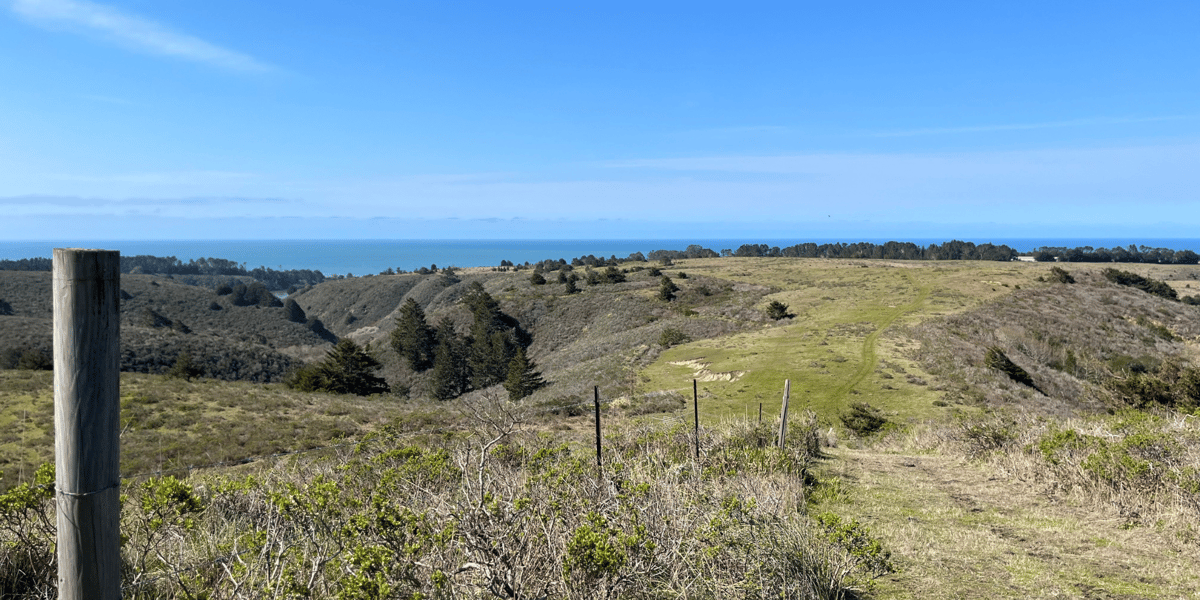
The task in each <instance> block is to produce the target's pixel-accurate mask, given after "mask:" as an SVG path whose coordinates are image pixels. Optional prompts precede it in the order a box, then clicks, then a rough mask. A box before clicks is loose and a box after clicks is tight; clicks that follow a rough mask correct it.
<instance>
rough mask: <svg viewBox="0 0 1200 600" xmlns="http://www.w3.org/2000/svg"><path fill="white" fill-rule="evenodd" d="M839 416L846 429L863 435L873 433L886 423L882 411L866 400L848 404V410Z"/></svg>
mask: <svg viewBox="0 0 1200 600" xmlns="http://www.w3.org/2000/svg"><path fill="white" fill-rule="evenodd" d="M839 418H840V419H841V421H842V424H843V425H845V426H846V429H849V430H850V431H853V432H854V433H857V434H858V435H863V436H865V435H870V434H872V433H875V432H876V431H879V430H880V429H883V427H884V426H885V425H887V424H888V420H887V417H885V416H883V411H881V410H879V409H878V408H876V407H874V406H871V405H870V404H867V403H866V402H854V403H852V404H850V410H848V411H846V412H844V413H842V414H841V416H840V417H839Z"/></svg>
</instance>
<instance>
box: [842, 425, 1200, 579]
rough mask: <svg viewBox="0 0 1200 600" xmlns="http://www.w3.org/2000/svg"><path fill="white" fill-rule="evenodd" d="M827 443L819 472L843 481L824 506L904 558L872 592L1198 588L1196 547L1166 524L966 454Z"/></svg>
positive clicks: (1199, 563) (1199, 564) (1199, 568)
mask: <svg viewBox="0 0 1200 600" xmlns="http://www.w3.org/2000/svg"><path fill="white" fill-rule="evenodd" d="M829 452H830V457H829V458H828V459H827V460H826V461H825V463H824V465H823V467H822V476H823V477H824V478H827V479H826V480H827V481H832V480H834V478H836V479H840V480H841V482H842V483H841V485H840V486H839V487H840V489H841V490H843V492H842V493H841V494H840V495H835V496H834V498H833V499H831V500H829V501H828V502H829V504H828V508H830V509H832V510H834V511H835V512H838V513H839V514H843V515H846V516H852V517H855V518H858V519H859V520H860V521H862V522H864V523H866V524H868V525H869V526H870V527H871V528H872V530H873V531H874V532H875V533H876V534H877V535H878V536H879V537H880V538H882V539H883V540H884V543H885V544H886V546H887V547H888V548H889V549H891V550H892V552H893V555H894V558H895V562H896V563H897V565H898V566H899V567H900V569H899V571H898V572H897V573H895V574H893V575H890V576H887V577H885V578H883V579H881V580H878V581H877V582H876V584H877V585H878V589H877V593H876V594H875V596H876V597H878V598H1086V599H1128V600H1132V599H1137V598H1197V597H1200V558H1197V556H1198V555H1200V552H1197V550H1198V549H1197V548H1196V547H1195V546H1194V545H1191V546H1188V545H1185V544H1184V543H1183V542H1180V541H1178V540H1177V538H1175V537H1174V536H1173V534H1172V532H1170V531H1158V530H1156V529H1155V528H1154V527H1135V528H1132V529H1130V528H1123V527H1122V525H1123V524H1124V520H1123V519H1121V518H1119V517H1118V515H1116V514H1108V513H1107V512H1106V511H1103V509H1101V512H1099V513H1098V512H1096V511H1095V510H1092V509H1091V508H1085V507H1081V506H1079V505H1076V504H1072V503H1070V502H1067V501H1062V500H1056V499H1054V498H1052V497H1050V496H1048V495H1046V494H1043V493H1041V491H1040V490H1039V489H1038V488H1037V486H1036V485H1032V484H1029V483H1027V482H1022V481H1018V480H1016V479H1014V478H1012V477H1010V476H1006V475H1005V474H1003V473H999V472H996V471H995V469H994V468H992V469H991V470H990V471H989V468H988V467H984V466H978V465H974V464H969V463H965V462H963V461H962V460H961V459H955V458H949V457H945V456H940V455H925V454H923V455H902V454H892V453H885V452H875V451H870V450H857V449H845V448H839V449H833V450H830V451H829ZM1108 512H1111V511H1108Z"/></svg>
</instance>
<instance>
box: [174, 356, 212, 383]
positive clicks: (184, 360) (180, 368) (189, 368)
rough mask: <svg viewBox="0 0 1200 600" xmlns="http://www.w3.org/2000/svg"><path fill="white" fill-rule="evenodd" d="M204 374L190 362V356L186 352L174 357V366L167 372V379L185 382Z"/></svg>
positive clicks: (198, 366)
mask: <svg viewBox="0 0 1200 600" xmlns="http://www.w3.org/2000/svg"><path fill="white" fill-rule="evenodd" d="M202 374H204V370H203V369H201V368H200V365H197V364H196V363H195V362H193V361H192V355H191V353H188V352H181V353H179V356H177V357H175V364H174V365H172V366H171V369H170V370H169V371H167V377H173V378H177V379H178V378H183V379H184V380H186V381H191V380H192V378H194V377H199V376H200V375H202Z"/></svg>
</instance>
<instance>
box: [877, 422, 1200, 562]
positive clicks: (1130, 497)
mask: <svg viewBox="0 0 1200 600" xmlns="http://www.w3.org/2000/svg"><path fill="white" fill-rule="evenodd" d="M883 443H884V444H888V443H890V444H894V445H898V446H906V447H908V448H914V447H916V448H925V449H935V448H936V449H939V450H941V451H942V452H946V453H950V454H959V455H961V456H964V457H966V458H968V459H970V460H974V461H979V462H981V463H982V464H984V465H987V466H989V467H991V468H995V469H996V470H997V471H998V472H999V473H1000V474H1001V476H1004V477H1007V478H1015V479H1018V480H1021V481H1024V482H1027V483H1028V484H1030V485H1033V486H1037V487H1038V488H1039V489H1040V490H1041V492H1042V493H1043V494H1045V495H1047V496H1050V497H1058V498H1064V499H1070V500H1071V501H1073V502H1076V503H1079V504H1081V505H1084V506H1090V507H1091V508H1092V509H1093V510H1095V511H1097V512H1098V513H1107V514H1111V515H1112V518H1117V519H1121V520H1122V524H1123V525H1124V526H1125V527H1138V526H1154V527H1158V528H1163V529H1166V530H1168V531H1172V532H1173V533H1174V538H1175V539H1176V540H1178V541H1179V542H1181V543H1184V544H1187V545H1193V546H1194V545H1195V544H1200V528H1198V526H1197V523H1200V418H1198V417H1197V416H1195V415H1191V414H1187V413H1181V412H1176V411H1171V410H1167V409H1161V408H1155V409H1146V410H1140V409H1124V410H1118V411H1114V413H1113V414H1095V415H1091V416H1086V417H1079V418H1069V419H1062V418H1055V417H1045V416H1036V415H1030V414H1028V413H1009V412H1003V411H1000V412H989V413H985V414H983V415H977V416H962V415H960V416H958V417H957V418H956V419H954V420H953V421H951V422H948V423H940V424H929V423H927V424H925V425H923V426H920V427H915V428H912V429H910V430H909V431H908V432H906V433H905V434H904V437H900V436H897V437H895V438H892V439H891V440H887V441H884V442H883Z"/></svg>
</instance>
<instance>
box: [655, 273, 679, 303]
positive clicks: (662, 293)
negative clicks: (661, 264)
mask: <svg viewBox="0 0 1200 600" xmlns="http://www.w3.org/2000/svg"><path fill="white" fill-rule="evenodd" d="M678 291H679V286H677V285H675V282H674V281H671V278H670V277H667V276H666V275H663V276H662V283H660V284H659V286H658V299H659V300H665V301H667V302H670V301H672V300H674V299H675V292H678Z"/></svg>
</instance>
